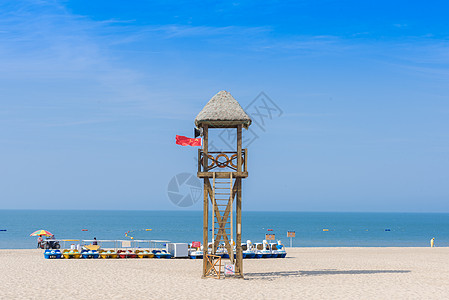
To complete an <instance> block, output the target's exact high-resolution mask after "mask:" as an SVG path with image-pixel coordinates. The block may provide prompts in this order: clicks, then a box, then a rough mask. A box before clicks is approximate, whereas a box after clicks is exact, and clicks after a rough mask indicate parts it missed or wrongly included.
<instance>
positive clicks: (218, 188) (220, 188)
mask: <svg viewBox="0 0 449 300" xmlns="http://www.w3.org/2000/svg"><path fill="white" fill-rule="evenodd" d="M215 189H216V190H229V189H228V188H222V187H216V188H215Z"/></svg>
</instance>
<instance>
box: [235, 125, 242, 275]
mask: <svg viewBox="0 0 449 300" xmlns="http://www.w3.org/2000/svg"><path fill="white" fill-rule="evenodd" d="M237 172H242V125H238V126H237ZM236 180H237V195H236V223H237V238H236V242H235V244H236V247H235V248H236V250H237V251H236V252H237V253H236V263H235V269H236V270H235V271H236V272H235V273H236V276H238V277H243V253H242V178H241V177H239V178H236Z"/></svg>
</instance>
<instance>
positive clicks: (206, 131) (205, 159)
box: [203, 125, 209, 172]
mask: <svg viewBox="0 0 449 300" xmlns="http://www.w3.org/2000/svg"><path fill="white" fill-rule="evenodd" d="M208 153H209V127H208V125H203V172H208V171H209V170H208V169H207V166H208V165H209V157H208Z"/></svg>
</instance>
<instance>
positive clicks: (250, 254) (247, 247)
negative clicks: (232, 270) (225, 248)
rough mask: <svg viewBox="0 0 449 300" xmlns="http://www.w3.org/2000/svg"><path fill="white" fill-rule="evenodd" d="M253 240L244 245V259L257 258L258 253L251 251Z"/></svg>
mask: <svg viewBox="0 0 449 300" xmlns="http://www.w3.org/2000/svg"><path fill="white" fill-rule="evenodd" d="M251 246H252V243H251V240H247V241H246V243H242V252H243V258H256V252H255V251H253V250H251V248H252V247H251Z"/></svg>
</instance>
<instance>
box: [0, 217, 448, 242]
mask: <svg viewBox="0 0 449 300" xmlns="http://www.w3.org/2000/svg"><path fill="white" fill-rule="evenodd" d="M242 225H243V228H242V229H243V236H242V241H246V240H247V239H250V240H252V241H253V242H261V241H262V240H263V239H264V238H265V234H266V233H274V234H275V235H276V240H281V241H282V243H283V244H284V245H286V246H289V245H290V238H287V231H295V232H296V237H295V238H293V239H292V245H293V247H428V246H429V245H430V239H431V238H433V237H435V245H436V246H441V247H448V246H449V213H409V212H406V213H396V212H381V213H379V212H266V211H243V213H242ZM38 229H46V230H48V231H50V232H52V233H53V234H54V235H55V237H56V239H86V240H89V239H93V238H94V237H96V238H97V239H99V240H102V239H103V240H125V239H129V237H126V236H125V233H126V232H128V231H131V233H130V234H129V236H133V237H134V238H135V239H144V240H150V239H151V240H169V241H172V242H185V243H191V242H192V241H202V211H167V210H165V211H164V210H160V211H152V210H139V211H138V210H0V230H3V231H0V249H31V248H35V247H36V237H30V236H29V235H30V234H31V233H32V232H33V231H35V230H38ZM145 229H151V231H146V230H145ZM323 229H324V231H323ZM4 230H6V231H4ZM83 230H87V231H83Z"/></svg>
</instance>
